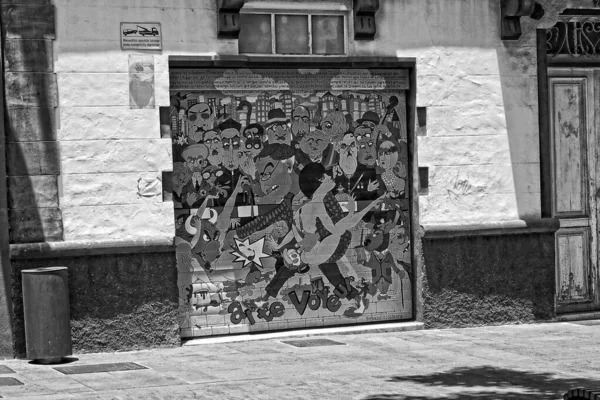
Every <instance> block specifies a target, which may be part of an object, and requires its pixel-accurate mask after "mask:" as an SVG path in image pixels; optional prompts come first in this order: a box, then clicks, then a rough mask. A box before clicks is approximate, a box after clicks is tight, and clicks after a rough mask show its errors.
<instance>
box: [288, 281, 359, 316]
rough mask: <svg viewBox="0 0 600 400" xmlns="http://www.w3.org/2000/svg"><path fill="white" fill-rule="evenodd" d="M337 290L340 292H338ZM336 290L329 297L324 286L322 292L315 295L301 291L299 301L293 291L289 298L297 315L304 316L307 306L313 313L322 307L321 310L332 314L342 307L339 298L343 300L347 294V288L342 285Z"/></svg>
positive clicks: (327, 288)
mask: <svg viewBox="0 0 600 400" xmlns="http://www.w3.org/2000/svg"><path fill="white" fill-rule="evenodd" d="M347 284H348V283H347ZM338 288H339V289H340V290H338ZM338 288H336V289H335V290H334V292H333V294H332V295H331V296H330V295H329V286H325V287H324V288H323V290H321V291H318V292H315V293H311V292H310V290H305V291H303V292H302V298H301V299H298V295H297V294H296V292H295V291H292V292H290V293H289V297H290V300H291V302H292V304H293V305H294V307H295V308H296V311H298V314H300V315H304V312H305V311H306V307H307V306H308V308H310V309H311V310H313V311H316V310H318V309H319V307H321V306H322V307H323V309H326V310H329V311H330V312H332V313H334V312H336V311H337V310H339V309H340V307H341V306H342V302H341V301H340V298H343V297H345V296H346V295H347V294H348V289H347V288H345V287H343V286H342V285H339V286H338Z"/></svg>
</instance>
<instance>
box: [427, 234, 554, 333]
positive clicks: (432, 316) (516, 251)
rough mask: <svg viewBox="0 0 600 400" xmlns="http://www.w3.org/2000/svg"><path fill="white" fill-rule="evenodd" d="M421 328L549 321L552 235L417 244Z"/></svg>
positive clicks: (552, 303) (480, 237)
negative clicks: (420, 253)
mask: <svg viewBox="0 0 600 400" xmlns="http://www.w3.org/2000/svg"><path fill="white" fill-rule="evenodd" d="M423 257H424V263H425V273H426V275H427V277H426V282H427V283H426V287H425V290H424V293H423V298H424V309H423V319H424V321H423V322H424V323H425V327H426V328H447V327H467V326H477V325H493V324H510V323H527V322H535V321H543V320H550V319H553V318H554V317H555V311H554V310H555V308H554V287H555V274H554V233H532V234H522V235H521V234H517V235H494V236H467V237H455V238H430V239H429V238H425V239H423Z"/></svg>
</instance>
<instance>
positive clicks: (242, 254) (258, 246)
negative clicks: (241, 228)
mask: <svg viewBox="0 0 600 400" xmlns="http://www.w3.org/2000/svg"><path fill="white" fill-rule="evenodd" d="M235 244H236V245H237V251H234V252H232V253H231V254H233V255H234V256H236V259H235V260H233V261H243V262H244V265H243V266H244V267H246V266H247V265H249V264H250V265H252V264H256V265H258V266H260V267H261V268H262V266H263V265H262V259H263V258H267V257H269V255H268V254H265V253H263V246H264V244H265V238H264V237H263V238H261V239H259V240H257V241H256V242H253V243H250V239H246V240H244V241H243V242H242V241H241V240H238V239H235Z"/></svg>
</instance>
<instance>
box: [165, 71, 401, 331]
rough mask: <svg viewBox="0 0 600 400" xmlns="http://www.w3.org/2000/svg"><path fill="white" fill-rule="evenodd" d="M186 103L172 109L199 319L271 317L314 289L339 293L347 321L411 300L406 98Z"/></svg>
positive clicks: (176, 172)
mask: <svg viewBox="0 0 600 400" xmlns="http://www.w3.org/2000/svg"><path fill="white" fill-rule="evenodd" d="M282 79H284V78H282ZM276 81H277V80H276ZM319 87H320V86H319ZM261 90H262V89H261ZM242 92H243V91H242ZM400 94H401V95H402V96H404V94H403V93H400ZM177 96H178V97H177V98H178V99H179V98H180V97H181V98H182V99H183V100H185V99H192V100H194V101H199V103H197V104H194V102H193V101H189V102H186V101H183V100H181V101H179V102H177V104H176V109H175V110H174V112H172V113H171V114H172V120H171V124H172V125H171V126H172V132H174V133H173V135H174V136H173V140H174V146H173V155H174V164H173V179H172V182H173V199H174V202H175V204H176V208H187V209H191V210H192V211H191V213H190V212H187V213H186V212H185V211H184V210H181V211H179V212H177V213H176V221H175V227H176V244H177V250H176V253H177V260H178V268H180V272H186V273H187V272H188V271H189V274H190V276H191V277H190V278H189V279H187V278H186V279H187V280H186V281H185V282H182V283H181V286H180V296H182V299H184V300H185V301H184V303H185V305H186V306H187V307H188V310H189V311H188V313H190V315H201V314H207V313H223V314H225V313H227V312H229V313H231V311H227V310H228V307H227V303H236V302H237V303H239V304H243V305H244V306H245V307H247V308H249V309H251V311H250V312H257V309H259V308H260V309H262V310H263V312H265V311H264V310H268V307H267V306H269V303H271V305H272V304H275V303H276V302H277V301H278V300H277V299H283V300H281V301H290V300H285V299H286V298H287V297H286V296H288V293H289V292H290V291H293V290H306V287H307V282H309V283H310V284H308V286H312V289H311V290H313V293H316V292H314V290H316V289H315V288H317V289H318V288H319V287H320V288H321V289H319V290H324V287H325V285H330V287H331V288H332V289H333V290H334V291H336V290H337V293H336V294H335V296H337V298H338V300H339V301H343V302H344V307H347V308H346V310H345V311H343V315H344V316H345V317H348V318H358V317H360V316H361V315H364V314H365V313H368V312H377V308H375V307H372V305H371V304H372V302H377V301H385V300H386V299H394V301H395V299H396V297H395V296H397V294H398V291H400V293H401V296H402V295H403V294H402V287H401V285H402V279H405V280H406V279H407V278H410V275H409V274H410V244H409V240H408V232H409V230H410V229H409V222H410V220H409V218H408V216H407V210H408V200H407V198H408V189H407V184H406V183H407V179H408V173H407V167H408V158H407V157H408V156H407V154H406V150H407V146H406V142H405V141H403V139H402V137H403V136H402V135H406V133H403V134H402V133H400V131H399V129H400V126H401V125H400V124H399V119H400V118H404V115H400V114H399V112H401V110H400V108H399V104H400V101H399V96H397V95H396V94H394V95H391V94H389V92H387V91H386V92H382V93H381V94H377V95H369V94H364V93H362V92H350V93H349V92H348V91H346V92H340V91H336V92H333V90H332V91H331V92H316V91H314V92H312V93H311V94H310V95H307V94H305V93H304V92H303V93H302V95H295V94H294V92H293V91H292V92H288V91H285V93H284V92H277V91H270V92H265V93H263V92H258V91H256V92H252V93H250V92H249V93H248V94H247V95H244V93H242V94H240V95H239V97H237V96H238V95H237V94H236V95H235V96H234V95H231V94H227V93H225V92H223V93H221V92H219V91H218V90H214V89H210V90H206V91H205V92H202V91H196V92H193V93H186V92H184V93H183V94H181V93H177ZM196 99H197V100H196ZM402 99H403V98H402ZM205 101H206V102H205ZM190 104H191V105H190ZM325 104H327V105H325ZM402 104H404V103H402ZM342 107H343V112H342V111H340V108H342ZM186 108H187V109H186ZM215 110H218V115H217V114H215V113H216V112H217V111H215ZM399 110H400V111H399ZM359 117H360V118H359ZM402 126H403V127H404V129H405V128H406V124H405V122H403V125H402ZM186 133H187V135H189V136H190V138H189V140H187V142H186V141H184V140H182V139H181V138H183V137H184V136H185V135H186ZM404 137H405V136H404ZM176 139H177V140H176ZM186 139H187V138H186ZM179 142H181V143H179ZM245 206H252V207H245ZM196 209H197V210H196ZM405 214H406V215H405ZM357 244H358V246H357ZM223 266H227V269H226V270H227V271H228V272H227V273H225V272H224V271H225V269H223ZM229 266H231V267H229ZM215 269H216V270H218V273H215ZM225 276H227V278H226V277H225ZM193 285H196V286H193ZM203 285H204V286H203ZM223 285H225V286H223ZM224 287H225V288H226V289H227V290H224V289H223V288H224ZM294 288H296V289H294ZM298 293H300V292H298ZM321 293H323V292H322V291H321ZM332 295H333V294H332ZM298 299H300V298H299V297H298ZM389 304H390V306H386V307H391V304H392V303H391V302H390V303H389ZM401 304H404V303H401ZM265 307H267V308H265ZM402 307H404V306H402ZM394 309H395V308H394ZM252 310H254V311H252ZM395 310H396V309H395ZM300 314H301V315H302V313H300ZM337 315H340V314H337ZM232 322H233V319H232ZM233 323H238V322H233ZM247 323H253V322H251V321H250V320H248V321H247Z"/></svg>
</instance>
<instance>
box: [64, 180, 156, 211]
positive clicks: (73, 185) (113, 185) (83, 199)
mask: <svg viewBox="0 0 600 400" xmlns="http://www.w3.org/2000/svg"><path fill="white" fill-rule="evenodd" d="M160 176H161V173H160V172H136V173H101V174H61V181H62V185H61V187H62V197H61V204H62V205H63V206H98V205H110V204H143V203H156V202H160V201H162V200H163V199H162V195H163V193H162V191H161V192H160V193H158V195H156V196H141V195H140V192H139V191H138V185H139V181H140V180H142V181H145V182H156V184H158V185H161V182H160Z"/></svg>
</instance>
